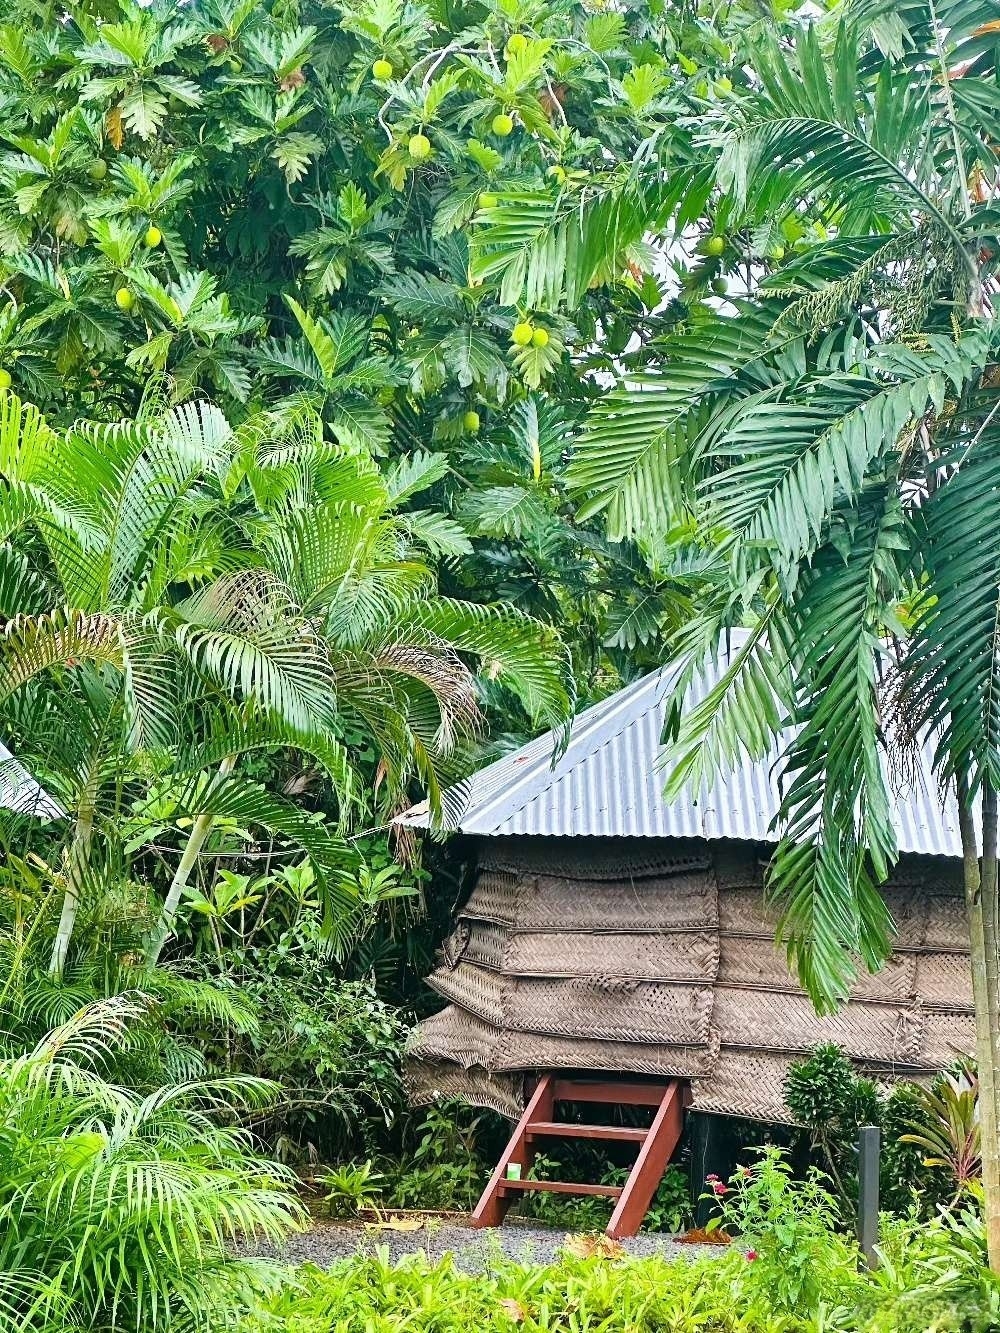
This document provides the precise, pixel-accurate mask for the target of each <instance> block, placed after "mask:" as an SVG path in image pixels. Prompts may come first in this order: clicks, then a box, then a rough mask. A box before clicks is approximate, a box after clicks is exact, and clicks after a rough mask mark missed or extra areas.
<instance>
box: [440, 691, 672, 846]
mask: <svg viewBox="0 0 1000 1333" xmlns="http://www.w3.org/2000/svg"><path fill="white" fill-rule="evenodd" d="M670 669H671V668H670V666H659V667H656V668H654V670H652V671H649V672H647V674H646V675H645V676H640V677H639V678H638V680H634V681H633V682H632V683H631V684H630V685H624V686H622V688H621V689H619V690H616V691H615V692H614V693H613V694H609V695H608V696H607V698H606V699H599V700H598V701H597V703H594V704H591V705H590V707H589V708H585V709H584V710H583V712H582V713H581V714H580V715H579V717H577V718H576V719H575V722H574V728H573V731H574V734H572V735H571V738H570V742H569V744H568V745H567V747H566V749H565V751H564V752H563V753H562V754H561V755H560V756H559V758H558V759H557V760H556V762H555V764H550V765H549V769H548V773H549V781H548V782H546V783H545V784H544V785H543V786H542V787H540V788H539V789H538V790H537V791H535V792H532V793H530V794H528V795H525V796H524V799H523V800H522V801H521V803H520V804H519V805H517V806H515V807H514V808H513V809H512V810H511V812H510V816H508V818H509V817H511V816H513V815H514V814H517V813H519V812H520V811H521V810H523V809H524V808H525V806H526V805H527V804H528V803H529V802H530V801H533V800H535V799H536V798H537V796H538V795H539V794H540V793H541V792H545V791H548V790H549V788H550V787H551V786H552V784H553V783H554V782H561V781H562V779H563V778H564V777H566V776H567V774H568V773H570V772H572V770H573V769H574V768H575V767H576V766H577V764H578V763H582V762H583V761H584V760H586V759H589V758H590V756H591V755H593V754H596V753H597V751H598V750H599V749H600V748H601V747H602V745H607V744H608V742H609V741H610V740H611V739H612V737H611V736H604V737H603V739H601V740H599V741H598V742H597V744H596V745H594V746H593V748H592V749H590V750H586V751H585V752H584V751H581V750H580V748H579V747H581V746H582V745H584V744H585V743H586V741H587V740H588V739H589V738H590V737H591V736H592V734H593V733H594V732H595V731H597V730H598V728H601V727H603V726H604V725H605V724H607V723H608V722H610V721H612V720H613V718H614V717H615V716H616V715H617V714H618V713H620V712H621V711H622V710H624V709H626V708H627V707H628V706H630V705H634V704H635V702H636V699H637V697H638V696H640V695H641V694H642V693H643V692H644V691H645V690H646V688H647V686H648V685H650V684H653V683H654V682H657V681H658V679H659V678H660V677H662V676H663V675H664V674H665V673H666V672H667V671H669V670H670ZM609 704H613V705H614V706H613V707H607V705H609ZM646 711H648V710H646V709H644V710H643V712H646ZM634 720H635V719H634V718H633V719H632V721H634ZM581 724H582V730H579V731H577V728H578V727H580V726H581ZM616 734H617V733H616ZM547 738H552V739H553V740H554V739H555V730H554V729H552V728H550V729H549V730H548V731H546V732H543V733H542V735H541V736H536V737H535V738H534V740H531V741H529V742H528V744H527V745H526V746H523V747H522V748H521V750H520V751H517V750H514V751H512V752H511V753H510V754H508V755H504V756H503V757H502V758H501V759H497V760H495V761H494V763H492V764H489V765H487V767H486V768H484V769H481V770H480V772H479V773H477V774H476V775H475V776H476V777H477V778H484V777H485V776H486V774H488V773H489V772H490V770H491V769H493V768H495V767H499V766H500V765H502V764H505V763H508V762H509V761H510V760H511V759H512V758H513V757H514V755H516V754H518V753H520V754H522V755H523V754H524V751H525V750H527V749H529V748H530V747H532V746H534V745H540V743H541V742H542V741H543V740H545V739H547ZM547 753H548V747H546V749H545V751H543V752H541V753H540V755H539V757H538V758H537V759H533V760H532V762H531V763H530V764H529V765H528V766H527V767H526V768H525V769H524V770H523V771H522V772H521V773H519V774H518V775H517V779H516V781H514V782H512V783H508V784H507V785H506V786H505V787H503V788H502V789H501V790H499V791H497V792H496V793H495V794H494V795H493V796H491V797H489V798H488V799H487V800H485V801H483V803H482V804H481V805H477V806H475V807H474V810H473V807H471V805H470V806H469V807H467V808H466V811H465V814H464V815H463V816H462V819H463V821H464V820H465V819H466V818H467V817H468V816H469V815H470V814H472V813H475V817H476V819H477V820H480V819H483V818H486V817H488V816H489V813H490V811H491V809H493V808H495V807H496V806H497V805H499V804H500V803H501V802H504V803H506V802H509V801H510V800H511V796H512V794H513V793H514V792H517V791H519V790H521V789H522V788H523V787H525V786H526V785H527V784H528V783H529V782H531V781H533V780H534V779H536V778H537V777H539V776H540V775H541V776H544V771H543V770H542V769H541V768H540V765H541V763H542V761H543V760H544V758H545V755H546V754H547ZM571 754H572V756H573V758H572V763H570V764H569V766H568V767H567V768H566V769H565V770H564V771H563V772H562V773H559V772H558V771H557V770H558V768H559V765H560V764H561V763H562V762H563V761H564V760H566V759H569V758H570V755H571ZM459 827H461V825H459Z"/></svg>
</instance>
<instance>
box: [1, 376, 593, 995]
mask: <svg viewBox="0 0 1000 1333" xmlns="http://www.w3.org/2000/svg"><path fill="white" fill-rule="evenodd" d="M443 466H444V464H443V460H442V459H441V458H440V457H437V456H429V455H423V456H419V455H418V456H415V457H413V458H411V459H405V460H402V461H401V462H400V463H399V464H397V466H396V467H395V469H394V470H393V471H391V472H390V473H389V474H388V476H387V478H385V479H383V478H382V476H381V475H380V473H379V471H378V469H377V467H376V466H375V464H374V463H373V462H372V460H371V457H370V456H369V455H368V454H367V452H366V451H365V450H364V449H363V448H361V447H359V446H355V447H353V448H350V449H348V448H345V447H344V446H342V445H339V444H334V443H333V442H332V441H331V440H330V439H329V437H328V435H327V433H326V429H325V428H324V426H323V423H322V421H321V420H320V418H319V417H318V416H317V415H316V414H315V412H314V411H313V410H312V409H311V408H310V407H308V406H306V407H297V408H294V409H290V410H289V411H287V412H286V413H285V414H284V416H283V418H282V420H281V421H280V422H276V421H275V420H274V419H272V418H265V419H261V420H253V421H250V422H248V423H246V424H245V425H244V426H243V427H242V428H241V429H240V430H239V431H234V430H233V429H232V428H231V427H230V426H229V424H228V422H227V421H226V420H225V418H224V417H223V416H222V414H221V413H220V412H219V411H218V410H217V409H215V408H214V407H212V406H211V405H209V404H207V403H191V404H186V405H182V406H179V407H173V408H166V407H165V406H164V405H162V404H159V403H157V402H156V401H155V400H152V401H151V404H150V408H149V411H148V412H147V413H145V414H144V415H143V416H142V417H141V418H140V419H139V420H138V421H135V422H125V423H120V424H116V425H100V426H99V425H91V424H88V423H81V424H77V425H75V426H73V427H72V428H70V429H69V430H65V431H56V430H54V429H52V428H50V427H49V426H48V425H47V424H46V422H45V421H44V420H43V419H42V418H41V417H40V416H39V414H38V413H37V412H36V411H35V410H34V409H33V408H31V407H29V406H26V405H23V404H21V403H20V402H19V401H18V400H17V399H16V398H14V397H13V396H12V395H10V394H9V393H0V471H2V475H3V481H2V484H0V531H2V533H3V535H4V536H5V537H6V540H5V541H4V542H3V544H2V545H0V608H2V610H3V612H5V613H6V615H7V616H8V617H9V618H8V619H7V621H6V623H5V624H4V626H3V629H2V633H0V710H3V711H4V712H5V713H6V716H7V719H8V720H9V724H10V727H11V733H12V735H14V736H15V738H16V739H17V740H18V742H19V748H20V750H21V752H22V753H23V754H24V756H25V758H26V759H27V760H29V762H31V763H33V764H34V765H35V766H36V768H37V769H38V771H39V773H43V774H44V775H45V779H46V780H47V781H49V782H50V783H51V784H52V787H53V789H54V790H55V791H58V793H59V796H60V799H61V800H62V803H63V805H64V807H65V808H66V809H67V811H69V812H70V818H71V827H70V833H69V836H68V838H67V843H66V848H65V853H64V860H63V867H62V878H63V882H64V892H63V900H62V913H61V919H60V923H59V927H58V930H57V932H56V937H55V941H54V944H53V951H52V960H51V969H50V970H51V972H52V974H53V976H56V977H58V976H60V975H61V974H62V971H63V969H64V966H65V963H66V959H67V955H68V951H69V948H70V944H71V940H72V935H73V930H74V926H75V922H76V917H77V913H78V910H79V905H80V902H81V899H82V898H83V897H84V895H85V893H86V891H87V886H88V880H89V879H91V878H94V877H96V878H97V879H98V880H99V879H101V878H102V877H106V875H107V874H108V873H109V871H111V870H112V869H113V868H114V867H115V866H116V865H117V866H120V865H121V863H122V860H123V858H125V859H128V858H129V857H131V856H134V855H135V853H136V851H137V850H139V848H137V847H135V846H133V847H132V848H131V849H130V851H129V853H128V854H127V855H126V853H125V852H124V850H123V845H122V843H123V840H122V837H121V831H122V823H123V813H124V812H126V811H129V812H130V815H131V825H130V827H131V829H132V830H133V831H134V827H135V824H136V823H137V822H141V820H142V813H143V808H144V802H148V805H149V808H150V810H152V807H153V806H155V805H156V803H157V802H159V801H161V799H162V795H163V791H164V789H165V788H166V789H169V791H170V792H171V796H172V807H173V815H174V818H175V819H177V818H181V817H183V818H185V819H187V820H189V821H190V832H189V835H188V838H187V843H186V846H185V848H184V850H183V852H182V853H181V855H180V858H179V861H178V864H177V867H176V870H175V872H174V874H173V876H172V878H171V882H170V885H169V888H168V890H167V894H166V897H165V900H164V902H163V904H162V906H161V909H160V912H159V918H158V921H157V922H156V923H155V924H154V926H153V927H152V929H151V931H150V934H149V938H148V941H147V944H146V958H147V962H148V963H149V964H155V963H156V961H157V960H158V958H159V956H160V952H161V950H162V948H163V945H164V943H165V941H166V939H167V938H168V936H169V934H170V932H171V930H172V928H173V924H174V921H175V918H176V914H177V910H178V907H179V904H180V901H181V897H182V894H183V892H184V890H185V888H186V885H187V883H188V880H189V878H190V875H191V873H192V870H193V868H194V866H195V864H196V863H197V860H198V856H199V854H200V853H201V851H202V849H203V847H204V844H205V841H206V839H207V838H208V836H209V834H210V833H211V832H212V830H213V828H215V827H216V826H217V822H218V821H219V820H220V819H226V820H229V821H235V822H236V823H237V824H239V825H241V826H243V825H249V826H259V827H262V828H264V829H266V830H269V831H270V832H271V833H272V834H273V835H275V836H277V837H279V838H283V839H285V840H290V841H292V842H294V843H296V844H298V846H300V847H301V848H302V849H303V850H304V851H306V852H307V853H308V855H309V856H310V858H311V859H312V861H313V863H314V866H315V869H316V871H317V874H318V876H319V878H320V881H321V884H322V887H323V889H324V891H325V894H326V900H327V906H328V918H329V923H330V925H331V927H332V928H337V927H338V926H339V927H341V928H347V925H348V923H349V922H350V919H351V914H352V911H353V904H354V903H355V899H356V892H355V885H354V880H353V875H352V871H353V867H354V863H355V858H354V856H353V853H352V851H351V849H350V847H349V845H348V844H347V843H345V841H344V839H343V836H341V835H338V834H336V833H334V832H333V831H332V830H330V829H329V828H328V827H327V825H326V824H325V823H323V822H317V820H316V819H315V818H314V817H312V816H310V815H308V814H306V813H305V812H303V811H301V810H300V809H298V808H297V807H296V806H295V805H294V804H293V803H291V802H290V801H289V800H287V799H285V798H284V797H281V796H278V795H275V794H274V793H272V792H270V791H268V790H267V789H266V787H265V786H263V785H262V784H261V783H259V782H256V781H251V780H250V779H248V778H247V777H244V776H241V775H240V774H239V773H238V772H237V771H235V770H236V769H237V766H238V763H239V760H240V756H243V755H246V754H248V753H249V752H251V751H258V750H262V749H265V750H266V749H272V750H273V749H276V748H282V749H286V748H289V749H297V750H299V751H301V752H302V753H303V754H304V756H306V758H307V759H308V760H309V761H310V762H312V763H313V764H315V765H316V766H317V767H318V768H319V769H320V770H321V771H322V772H323V773H324V774H325V776H326V778H327V779H328V781H329V783H330V786H331V789H332V791H333V793H334V795H335V797H336V800H337V802H338V803H339V807H340V814H341V824H342V826H346V823H347V821H348V820H349V818H351V817H356V816H358V815H370V814H371V813H372V810H371V806H372V802H371V800H370V799H369V798H368V797H367V796H366V794H364V793H362V791H361V790H360V787H359V784H358V783H357V782H356V781H355V779H354V776H353V761H352V757H351V754H350V752H349V749H348V746H347V745H345V743H344V739H343V737H344V735H345V732H346V730H347V729H349V728H350V727H351V726H354V727H355V728H356V727H357V726H359V725H360V726H361V727H362V728H363V729H364V730H365V731H366V733H367V734H368V735H370V736H371V737H372V738H373V741H374V743H375V744H376V746H377V747H378V750H379V753H380V755H381V759H382V766H383V773H384V779H383V788H384V791H385V793H386V799H388V800H392V799H396V800H398V799H399V798H400V795H401V793H402V792H403V791H404V790H405V788H406V786H407V784H408V782H409V781H410V779H411V778H412V777H413V776H414V775H416V776H418V777H419V778H420V779H421V780H422V782H423V783H424V784H425V786H426V787H427V788H428V790H429V793H430V796H431V799H432V802H433V803H434V804H435V805H436V804H437V803H438V801H439V797H440V786H441V780H440V776H439V772H438V769H439V765H440V764H441V763H442V762H447V760H448V756H449V755H450V754H451V753H452V752H453V751H454V750H455V748H456V746H457V744H458V743H459V742H460V741H461V740H463V739H468V738H470V737H472V736H473V735H474V734H475V731H476V728H477V725H478V722H479V707H478V695H477V686H476V680H475V675H474V673H473V671H472V670H471V668H470V665H469V662H470V661H472V660H478V661H480V662H481V663H483V664H484V666H485V668H486V669H487V670H488V672H489V673H490V674H491V675H498V676H499V677H500V678H501V679H502V680H504V681H505V682H506V683H507V684H508V685H509V686H510V688H511V689H512V690H513V692H514V693H515V694H516V695H517V696H518V697H519V698H520V700H521V701H522V703H523V705H524V707H525V708H526V709H527V710H528V712H529V713H530V714H531V716H532V717H533V718H535V719H536V720H537V721H538V722H539V723H542V722H546V723H550V724H552V723H554V722H556V721H557V720H559V719H562V718H564V717H565V716H566V714H567V713H568V711H569V692H568V686H567V679H568V677H567V672H566V669H565V664H564V660H563V656H564V655H563V653H562V650H561V648H560V646H559V644H558V642H557V640H556V639H555V637H554V635H552V634H551V633H550V632H549V631H546V630H543V629H542V628H541V627H540V626H537V625H536V624H535V622H533V621H531V620H529V619H528V618H527V617H525V616H523V615H521V614H520V613H518V612H517V611H514V610H511V609H508V608H501V609H493V608H489V607H484V606H478V605H471V604H467V603H460V602H452V601H448V600H447V599H442V598H439V597H437V596H436V579H435V571H434V566H433V563H432V561H433V559H434V558H436V557H447V556H451V555H456V554H460V553H461V552H462V551H463V550H464V549H466V547H467V542H466V539H465V538H464V534H463V533H462V531H461V529H460V528H458V527H457V525H455V524H453V523H448V522H446V521H444V520H442V519H441V518H440V517H438V516H436V515H434V514H432V513H423V512H421V511H419V510H416V509H412V508H411V509H410V510H408V512H401V511H400V507H401V506H402V505H404V504H405V503H406V502H407V501H408V500H409V499H410V498H411V497H412V496H413V495H414V494H416V493H417V492H418V491H419V490H420V489H421V488H422V487H423V486H425V485H427V484H429V483H430V482H431V481H432V480H434V479H435V478H436V477H440V475H441V474H442V470H443ZM341 833H342V831H341Z"/></svg>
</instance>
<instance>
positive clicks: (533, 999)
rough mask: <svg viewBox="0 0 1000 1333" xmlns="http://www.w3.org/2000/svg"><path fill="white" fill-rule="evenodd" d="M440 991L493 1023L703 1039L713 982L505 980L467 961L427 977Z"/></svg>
mask: <svg viewBox="0 0 1000 1333" xmlns="http://www.w3.org/2000/svg"><path fill="white" fill-rule="evenodd" d="M428 982H429V984H430V985H431V986H433V987H434V989H435V990H436V991H437V992H438V994H439V995H443V996H444V997H445V999H447V1000H450V1001H451V1002H452V1003H453V1004H458V1005H460V1006H461V1007H462V1008H463V1009H467V1010H468V1011H469V1012H470V1013H472V1014H475V1015H476V1016H477V1017H478V1018H482V1019H483V1020H484V1021H485V1022H487V1023H492V1024H494V1025H495V1026H496V1027H504V1028H507V1029H512V1030H514V1031H516V1032H544V1033H551V1034H553V1035H556V1036H565V1037H596V1038H599V1039H601V1040H604V1041H662V1040H663V1036H664V1034H669V1038H668V1040H669V1041H672V1042H676V1043H677V1044H678V1045H682V1046H685V1045H692V1044H693V1045H700V1044H702V1043H704V1042H706V1041H707V1040H708V1030H709V1019H710V1017H711V1013H712V990H711V987H710V986H686V985H682V984H678V985H673V984H662V983H659V982H646V981H623V980H621V979H620V978H617V977H614V978H612V977H603V978H602V977H596V976H595V977H587V978H584V977H574V978H572V979H569V980H550V979H548V978H540V979H537V980H536V979H535V978H532V977H509V978H508V977H504V976H502V975H498V974H496V973H494V972H487V971H485V970H484V969H482V968H478V967H473V966H471V965H470V964H468V963H459V964H458V966H457V967H455V968H452V969H439V970H438V971H437V972H435V973H433V975H432V976H431V977H429V978H428Z"/></svg>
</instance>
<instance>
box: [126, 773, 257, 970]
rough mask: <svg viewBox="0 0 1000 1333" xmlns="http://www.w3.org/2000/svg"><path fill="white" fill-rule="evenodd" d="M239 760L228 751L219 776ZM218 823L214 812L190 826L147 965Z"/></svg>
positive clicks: (157, 956) (169, 928)
mask: <svg viewBox="0 0 1000 1333" xmlns="http://www.w3.org/2000/svg"><path fill="white" fill-rule="evenodd" d="M235 763H236V756H235V755H227V756H226V758H225V759H223V761H222V763H221V764H220V765H219V776H220V777H225V776H226V775H227V774H229V773H231V772H232V771H233V767H234V765H235ZM214 823H215V816H214V815H199V816H198V818H197V819H196V820H195V821H194V824H193V826H192V828H191V833H190V836H189V837H188V840H187V846H186V847H185V848H184V851H183V852H182V854H181V859H180V861H179V862H178V865H177V869H176V871H175V872H174V877H173V879H172V880H171V881H170V888H169V889H168V890H167V896H166V898H164V900H163V907H162V908H161V910H160V918H159V920H158V921H157V923H156V926H155V928H154V929H153V931H152V932H151V933H150V936H149V942H148V943H147V945H146V966H147V967H155V966H156V964H157V963H158V962H159V961H160V954H161V953H162V952H163V946H164V945H165V944H166V942H167V937H168V936H169V934H170V932H171V931H172V930H173V928H174V922H175V921H176V920H177V909H178V908H179V907H180V902H181V894H183V892H184V890H185V888H186V887H187V883H188V880H189V879H190V878H191V871H192V870H193V869H194V867H195V865H196V863H197V861H198V854H199V852H200V851H201V849H202V847H203V846H204V845H205V839H206V838H207V837H208V835H209V833H211V831H212V825H213V824H214Z"/></svg>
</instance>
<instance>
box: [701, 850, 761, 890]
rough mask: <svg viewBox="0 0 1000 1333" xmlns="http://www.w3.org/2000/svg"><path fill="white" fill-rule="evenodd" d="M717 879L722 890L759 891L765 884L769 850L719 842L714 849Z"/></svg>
mask: <svg viewBox="0 0 1000 1333" xmlns="http://www.w3.org/2000/svg"><path fill="white" fill-rule="evenodd" d="M712 853H713V855H712V863H713V868H714V870H715V878H716V880H717V881H718V884H719V888H720V890H721V889H757V890H758V891H759V890H760V889H761V888H762V887H763V884H764V871H765V868H766V866H767V848H765V847H758V846H756V844H754V843H741V842H719V843H716V844H715V845H714V846H713V848H712Z"/></svg>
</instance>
